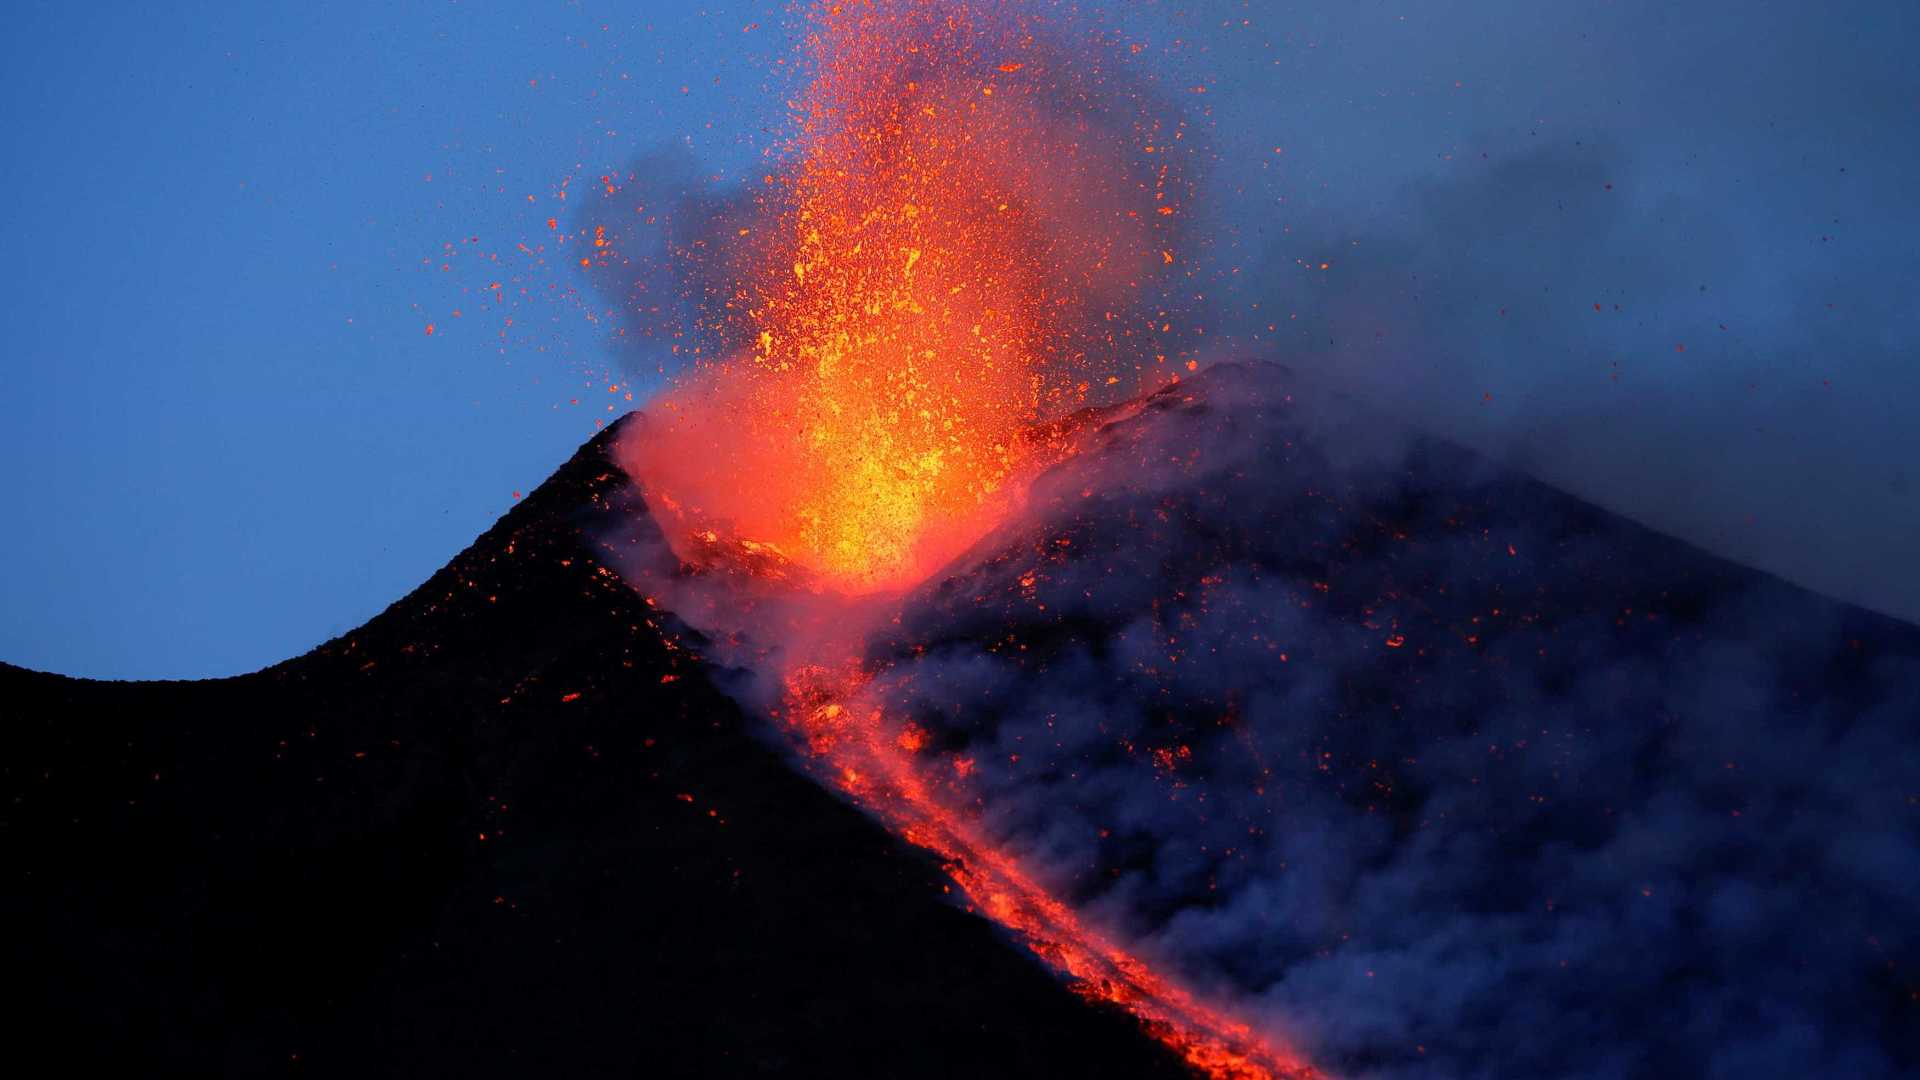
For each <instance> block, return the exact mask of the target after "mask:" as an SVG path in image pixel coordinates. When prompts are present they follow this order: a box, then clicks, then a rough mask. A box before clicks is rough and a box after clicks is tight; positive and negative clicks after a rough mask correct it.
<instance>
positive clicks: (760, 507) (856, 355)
mask: <svg viewBox="0 0 1920 1080" xmlns="http://www.w3.org/2000/svg"><path fill="white" fill-rule="evenodd" d="M999 7H1000V6H999V5H991V6H990V7H989V9H988V11H987V12H980V11H976V10H975V9H974V8H972V7H970V6H968V5H932V4H926V3H900V4H873V3H861V4H831V5H821V6H818V7H816V8H815V9H813V11H812V12H811V16H810V23H809V26H810V29H811V33H810V35H809V38H808V44H809V53H810V62H811V67H812V72H813V80H812V82H811V85H810V87H809V89H808V90H807V92H806V93H805V94H804V95H803V97H802V99H801V100H800V101H799V102H798V103H797V115H796V118H795V120H796V126H797V128H798V134H797V136H796V137H795V138H794V140H793V142H792V144H791V146H790V148H789V153H788V163H787V164H786V165H785V166H784V167H783V168H781V169H779V170H778V171H776V172H774V173H772V174H770V175H768V176H767V177H765V182H764V184H763V190H762V191H761V192H760V193H759V196H758V198H757V200H756V206H755V211H754V217H755V218H757V219H758V220H754V221H752V222H751V223H749V224H746V225H743V226H742V227H740V228H739V229H738V230H737V231H736V232H733V233H731V234H730V235H729V236H727V237H726V239H728V240H730V241H732V242H735V243H737V244H738V245H740V246H741V247H742V248H743V249H744V250H743V253H741V254H739V255H737V256H734V257H733V258H731V259H730V260H729V262H730V265H731V266H732V267H733V268H734V276H735V277H736V278H737V281H736V282H735V283H734V284H733V285H731V287H730V288H731V295H729V296H728V297H727V298H726V303H725V305H724V309H723V312H722V313H721V314H719V315H718V316H717V318H718V319H720V320H723V321H726V322H727V323H728V324H729V326H728V330H729V331H730V333H729V335H728V336H729V337H730V338H731V340H734V341H738V342H742V343H745V348H743V349H742V350H741V352H740V353H739V354H738V355H733V356H730V357H728V358H726V359H724V360H722V361H720V362H718V363H716V364H712V365H708V366H705V367H702V368H701V369H699V370H698V371H696V373H695V374H694V375H693V376H692V377H691V378H689V379H688V380H686V381H685V382H684V383H683V384H682V386H681V387H680V388H679V390H678V391H677V392H676V393H675V394H673V395H672V396H671V398H670V399H668V400H666V401H663V402H659V403H657V404H656V406H655V407H654V408H652V409H651V410H650V413H651V414H652V415H651V422H652V424H653V427H654V431H653V433H652V435H651V437H650V438H649V440H648V441H647V445H646V447H645V448H644V449H643V450H641V451H640V452H639V460H635V461H631V462H629V464H630V465H632V466H634V468H635V471H636V475H639V476H641V477H642V478H643V479H644V483H645V485H646V487H647V490H648V493H649V495H650V496H651V499H650V501H651V502H652V503H653V504H655V506H656V508H657V509H660V510H664V511H665V513H666V514H667V515H668V517H669V519H670V520H669V522H668V523H669V526H670V531H671V532H673V533H674V534H675V535H676V536H686V535H691V534H693V533H695V532H698V531H701V530H703V529H707V528H718V529H720V531H722V532H724V533H728V534H731V535H735V536H741V537H750V538H752V539H754V540H756V541H757V542H760V543H762V544H765V545H768V546H770V547H772V548H773V549H775V550H777V551H779V552H781V553H783V554H784V555H785V556H787V557H788V558H790V559H792V560H793V561H794V562H796V563H798V564H800V565H801V566H804V567H806V568H808V570H810V571H811V572H812V573H813V574H814V575H816V576H817V577H818V578H819V579H821V580H822V582H823V583H824V584H826V585H829V586H832V587H835V588H838V589H841V590H844V591H852V592H864V591H872V590H879V589H888V588H896V587H902V586H905V585H909V584H912V583H914V582H916V581H918V580H920V579H921V578H922V577H924V576H925V575H926V574H927V573H928V572H930V571H931V570H933V569H934V568H936V567H937V566H938V565H939V564H940V563H942V562H944V561H945V560H946V559H947V558H950V557H951V556H952V555H954V554H955V553H957V551H958V550H959V549H960V548H961V547H963V546H964V545H965V543H966V542H967V541H968V540H970V539H972V538H974V537H977V536H978V535H979V534H980V533H981V532H983V531H984V530H985V529H986V528H987V527H990V526H991V524H992V523H993V521H994V519H995V518H996V517H997V516H998V515H999V514H1000V513H1002V512H1003V511H1004V509H1005V503H1006V497H1007V492H1006V484H1007V481H1008V479H1009V477H1010V476H1011V475H1013V473H1014V472H1015V471H1016V470H1017V469H1018V468H1019V466H1020V465H1021V463H1022V460H1023V457H1024V451H1023V447H1022V441H1021V438H1020V433H1021V432H1022V431H1023V430H1024V429H1025V428H1026V427H1027V426H1028V425H1030V424H1031V423H1033V422H1034V421H1035V420H1036V419H1038V418H1041V417H1043V416H1047V415H1053V414H1057V413H1058V412H1060V411H1063V410H1064V409H1067V408H1071V407H1073V406H1076V405H1078V404H1080V403H1082V402H1083V401H1084V400H1085V399H1086V396H1087V393H1088V388H1089V386H1090V385H1094V384H1097V385H1099V386H1100V387H1102V388H1103V389H1104V388H1106V387H1108V386H1117V391H1115V392H1117V393H1118V392H1126V391H1130V390H1132V389H1135V388H1137V387H1138V385H1139V383H1140V373H1139V371H1138V370H1136V369H1133V368H1131V367H1130V368H1128V369H1127V370H1124V371H1118V372H1115V371H1111V370H1101V371H1100V372H1099V374H1098V377H1097V378H1096V377H1093V376H1092V373H1093V372H1094V371H1095V369H1096V368H1103V367H1104V368H1106V369H1113V368H1117V367H1119V366H1120V365H1119V362H1118V361H1117V360H1116V352H1115V350H1114V348H1113V345H1114V344H1115V338H1116V333H1121V334H1125V333H1130V332H1131V331H1130V330H1129V329H1127V328H1125V327H1124V326H1123V328H1122V329H1121V330H1120V331H1116V330H1115V329H1114V328H1113V325H1112V324H1114V323H1116V322H1118V321H1119V320H1116V319H1115V318H1114V316H1113V314H1112V313H1113V312H1116V311H1119V312H1125V311H1127V310H1129V307H1130V305H1132V304H1133V303H1135V302H1136V299H1137V294H1138V292H1139V290H1140V288H1141V283H1142V282H1143V281H1146V280H1149V279H1150V278H1151V277H1152V276H1153V275H1155V274H1157V273H1161V272H1164V271H1165V267H1166V265H1167V262H1168V261H1169V257H1170V252H1171V247H1172V245H1173V243H1174V241H1173V240H1172V239H1171V229H1172V226H1171V224H1170V223H1169V222H1168V221H1167V218H1168V217H1169V214H1168V213H1167V211H1170V210H1172V206H1171V205H1170V203H1169V201H1168V200H1169V198H1170V193H1171V192H1173V191H1174V190H1176V189H1175V188H1173V187H1172V186H1170V181H1169V173H1170V172H1171V171H1172V165H1171V164H1170V162H1169V161H1168V160H1167V155H1165V154H1161V155H1159V157H1160V158H1161V160H1158V161H1154V163H1153V165H1152V166H1151V167H1148V166H1147V165H1145V164H1143V160H1146V161H1151V160H1152V157H1151V156H1145V157H1144V158H1143V155H1142V151H1143V150H1144V149H1145V148H1149V147H1151V145H1152V142H1153V140H1154V139H1156V138H1161V137H1162V136H1160V135H1159V134H1158V128H1157V127H1155V126H1154V125H1153V123H1152V122H1151V121H1150V120H1146V119H1139V118H1136V119H1134V120H1132V121H1131V122H1130V123H1127V124H1124V125H1123V124H1120V123H1117V122H1116V121H1114V120H1112V119H1111V118H1108V117H1105V116H1102V115H1099V114H1097V112H1096V110H1094V109H1093V108H1092V107H1091V106H1088V107H1086V108H1082V109H1081V110H1079V111H1078V112H1077V113H1068V114H1065V115H1063V112H1062V109H1063V106H1062V102H1071V101H1075V100H1079V101H1085V100H1087V99H1088V98H1089V97H1090V95H1091V93H1092V88H1091V84H1092V83H1094V82H1096V81H1097V79H1098V77H1099V72H1098V68H1097V65H1093V64H1090V63H1086V62H1081V61H1077V60H1075V59H1073V58H1072V57H1070V56H1069V55H1067V54H1066V53H1064V52H1063V51H1062V50H1059V49H1057V48H1054V47H1051V46H1048V45H1047V44H1045V43H1044V41H1043V39H1042V38H1040V37H1039V36H1038V35H1037V34H1036V28H1035V27H1034V26H1032V25H1030V22H1029V21H1028V20H1023V19H1016V18H1012V17H1008V16H1006V15H1004V14H1001V13H999ZM1121 128H1124V130H1120V129H1121ZM1171 137H1172V138H1176V139H1177V138H1178V135H1177V133H1176V135H1174V136H1171ZM1094 312H1099V313H1100V315H1099V317H1095V316H1094V315H1093V314H1092V313H1094ZM1133 321H1134V322H1139V321H1140V320H1138V319H1135V320H1133ZM1122 383H1124V385H1119V384H1122ZM682 554H685V552H684V551H683V552H682Z"/></svg>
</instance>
